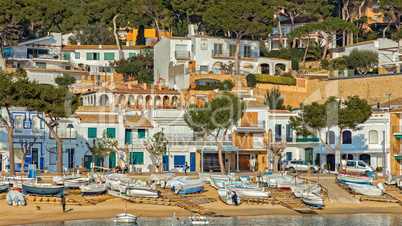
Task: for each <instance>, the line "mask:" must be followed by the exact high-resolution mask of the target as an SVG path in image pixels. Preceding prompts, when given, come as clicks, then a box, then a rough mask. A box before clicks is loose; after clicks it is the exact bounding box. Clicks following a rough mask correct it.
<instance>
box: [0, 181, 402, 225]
mask: <svg viewBox="0 0 402 226" xmlns="http://www.w3.org/2000/svg"><path fill="white" fill-rule="evenodd" d="M203 194H205V195H207V196H208V197H215V198H217V193H216V190H215V189H213V188H212V187H210V186H206V192H205V193H203ZM325 205H326V207H325V208H324V209H323V210H317V211H316V212H317V213H318V214H322V215H331V214H359V213H376V214H400V213H402V206H400V205H399V204H396V203H381V202H362V203H360V204H344V203H333V202H331V201H329V200H326V201H325ZM36 206H40V208H41V209H40V210H37V208H36ZM203 206H204V209H205V210H210V211H213V212H215V213H216V215H220V216H260V215H288V216H289V215H301V214H300V213H297V212H295V211H292V210H290V209H288V208H285V207H283V206H281V205H274V206H272V205H267V204H265V205H248V204H245V203H244V204H242V205H240V206H229V205H226V204H224V203H222V202H221V201H219V200H218V201H217V202H212V203H208V204H204V205H203ZM124 207H125V201H124V200H123V199H120V198H112V199H109V200H106V201H104V202H101V203H98V204H96V205H85V206H78V205H70V206H69V205H67V207H66V209H67V213H62V207H61V206H60V205H59V204H35V203H28V205H27V206H9V205H7V203H6V200H1V201H0V225H15V224H29V223H42V222H60V221H70V220H84V219H102V218H114V217H115V216H116V214H119V213H122V212H124ZM128 212H129V213H131V214H134V215H137V216H139V217H172V216H173V214H174V212H177V213H179V214H180V215H181V213H182V209H181V208H180V207H176V206H162V205H150V204H133V203H128ZM190 214H191V213H190V212H189V211H186V210H184V216H190Z"/></svg>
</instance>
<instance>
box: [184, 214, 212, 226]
mask: <svg viewBox="0 0 402 226" xmlns="http://www.w3.org/2000/svg"><path fill="white" fill-rule="evenodd" d="M188 220H189V221H190V224H191V225H206V224H209V220H208V219H207V217H205V216H201V215H200V214H198V213H196V214H194V215H193V216H191V217H188Z"/></svg>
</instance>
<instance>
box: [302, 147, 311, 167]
mask: <svg viewBox="0 0 402 226" xmlns="http://www.w3.org/2000/svg"><path fill="white" fill-rule="evenodd" d="M304 161H306V162H309V163H310V164H313V149H312V148H306V149H305V150H304Z"/></svg>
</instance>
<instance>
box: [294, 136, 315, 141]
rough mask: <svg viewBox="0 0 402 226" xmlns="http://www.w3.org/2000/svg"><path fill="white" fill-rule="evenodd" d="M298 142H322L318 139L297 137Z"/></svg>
mask: <svg viewBox="0 0 402 226" xmlns="http://www.w3.org/2000/svg"><path fill="white" fill-rule="evenodd" d="M296 142H320V139H319V138H318V137H297V138H296Z"/></svg>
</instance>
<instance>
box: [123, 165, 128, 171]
mask: <svg viewBox="0 0 402 226" xmlns="http://www.w3.org/2000/svg"><path fill="white" fill-rule="evenodd" d="M127 172H128V167H127V164H126V165H125V166H124V168H123V173H127Z"/></svg>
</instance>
